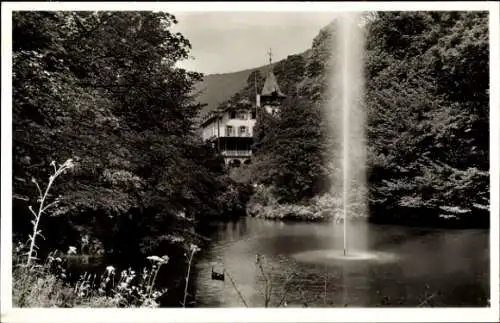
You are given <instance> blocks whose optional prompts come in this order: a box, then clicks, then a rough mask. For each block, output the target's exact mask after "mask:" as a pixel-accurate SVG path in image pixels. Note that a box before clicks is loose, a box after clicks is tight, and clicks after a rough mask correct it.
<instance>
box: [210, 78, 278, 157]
mask: <svg viewBox="0 0 500 323" xmlns="http://www.w3.org/2000/svg"><path fill="white" fill-rule="evenodd" d="M285 97H286V96H285V95H284V94H283V93H282V92H281V90H280V88H279V86H278V82H277V80H276V76H275V75H274V73H273V72H272V71H271V70H270V71H269V73H268V74H267V77H266V80H265V82H264V86H263V88H262V91H261V93H260V95H259V94H258V95H257V97H256V102H255V103H252V102H250V101H249V100H245V99H244V100H241V101H239V102H238V103H236V104H228V105H226V106H223V107H220V108H218V109H216V110H214V111H211V112H209V113H208V114H206V115H204V116H203V117H202V120H201V124H200V126H201V129H202V137H203V140H204V141H208V142H211V143H212V144H213V145H214V146H215V147H216V149H217V150H218V151H219V152H220V153H221V154H222V156H224V161H225V163H226V165H230V166H240V165H241V164H249V163H250V161H251V157H252V144H253V131H254V127H255V123H256V121H257V116H258V112H259V111H262V110H261V108H263V109H264V111H266V112H267V113H269V114H271V115H273V116H278V115H279V112H280V106H281V104H282V101H283V99H284V98H285Z"/></svg>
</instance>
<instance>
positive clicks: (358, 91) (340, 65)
mask: <svg viewBox="0 0 500 323" xmlns="http://www.w3.org/2000/svg"><path fill="white" fill-rule="evenodd" d="M361 23H362V20H361V13H356V12H353V13H342V14H339V16H338V17H337V18H336V20H335V25H334V27H333V35H332V39H331V53H332V55H331V60H330V62H329V68H330V75H329V93H328V96H329V97H328V106H327V107H326V108H325V118H326V120H327V122H328V128H329V132H330V133H329V138H330V139H329V141H331V142H332V154H331V158H330V159H329V160H327V161H325V163H327V164H329V165H330V168H331V169H332V171H333V173H334V174H333V175H332V178H331V180H332V183H333V185H332V192H331V193H332V196H334V197H337V198H339V197H340V200H341V202H340V203H341V207H340V214H339V213H338V214H337V218H338V219H337V221H335V222H334V223H335V224H334V236H335V242H334V244H335V245H334V246H333V248H332V249H329V250H314V251H306V252H303V253H300V254H296V255H295V257H296V258H297V259H299V260H301V261H306V262H312V263H325V264H337V263H339V261H341V262H344V261H354V260H370V261H376V262H378V261H380V262H387V261H392V260H394V255H392V254H389V253H385V252H380V251H375V250H367V245H368V241H367V239H368V234H369V232H368V231H367V226H366V225H365V224H366V223H363V220H365V219H367V212H368V210H367V182H366V148H367V145H366V140H365V130H364V129H365V124H366V117H365V111H364V104H363V94H364V60H363V56H364V45H365V44H364V38H365V31H364V28H363V27H362V25H361ZM353 219H356V220H361V221H352V220H353ZM338 220H340V221H338ZM354 222H355V223H354ZM338 223H341V225H342V227H341V229H340V226H339V225H338ZM339 229H340V230H339ZM340 235H342V240H343V241H342V243H341V245H340V243H339V242H338V239H337V238H338V237H340Z"/></svg>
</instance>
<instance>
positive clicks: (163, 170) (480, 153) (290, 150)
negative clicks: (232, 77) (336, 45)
mask: <svg viewBox="0 0 500 323" xmlns="http://www.w3.org/2000/svg"><path fill="white" fill-rule="evenodd" d="M12 23H13V31H12V32H13V37H12V39H13V44H12V45H13V78H12V82H13V87H12V88H13V94H12V108H13V111H12V117H13V120H12V122H13V211H12V212H13V213H12V214H13V243H14V245H15V246H17V248H15V249H16V254H15V255H14V256H15V257H17V258H16V261H14V263H26V258H27V259H28V260H27V263H28V264H29V263H30V260H31V259H38V260H39V261H44V259H46V258H47V257H51V255H52V256H53V255H54V254H51V252H53V251H54V250H59V251H62V253H66V250H68V248H69V247H70V246H71V247H73V248H74V249H73V252H74V250H77V252H78V253H80V254H90V255H103V254H106V255H112V256H113V257H116V259H120V260H121V261H123V262H124V263H127V261H129V259H139V258H140V259H145V257H146V256H149V257H151V255H155V254H161V255H163V254H165V255H168V257H165V258H161V257H157V258H150V259H149V260H151V261H153V262H155V261H156V262H157V263H156V265H155V266H157V267H155V268H156V269H157V270H159V267H161V265H162V264H163V263H166V262H167V261H170V262H175V263H177V264H178V267H179V268H178V269H177V270H178V271H175V272H173V273H172V275H171V277H172V279H171V281H170V282H168V288H169V289H173V290H180V291H183V290H184V289H185V291H184V294H183V296H184V299H183V302H181V304H182V305H183V306H186V294H187V289H188V283H187V279H186V283H185V282H184V278H185V277H184V273H185V271H186V267H188V266H191V262H192V261H193V256H194V254H195V253H196V252H197V250H198V246H199V245H202V244H203V243H205V242H206V241H205V240H204V238H203V236H202V235H201V234H199V230H198V229H199V228H200V226H201V227H203V225H204V223H205V222H207V221H214V220H215V221H221V220H226V219H231V218H234V217H238V216H244V215H245V213H248V214H249V215H254V216H260V215H261V214H264V217H268V218H282V219H283V218H287V216H288V215H289V216H288V217H289V218H294V219H306V220H310V219H312V220H325V219H329V218H330V217H332V216H334V213H335V205H337V204H338V194H336V193H335V192H332V188H331V185H330V182H329V181H328V178H329V177H330V176H331V175H332V174H333V173H334V172H335V169H332V168H331V167H329V165H325V163H324V162H323V161H324V160H325V157H326V156H327V155H328V154H330V152H331V144H332V143H331V142H332V141H331V138H328V135H327V131H326V125H325V119H324V118H323V117H322V115H323V112H324V109H326V108H327V107H326V105H327V101H328V100H327V95H326V92H327V91H326V89H327V87H328V84H327V82H328V71H329V69H330V68H331V65H330V64H331V59H332V57H330V56H331V50H330V47H329V46H330V44H331V39H332V37H334V35H335V32H336V31H335V29H336V27H335V22H332V23H331V24H330V25H328V26H326V27H325V28H324V29H322V30H321V31H320V33H319V34H318V36H317V37H316V38H315V39H314V40H313V42H312V48H311V49H310V50H309V51H307V52H306V54H297V55H291V56H289V57H288V58H287V59H285V60H282V61H280V62H278V63H276V64H275V65H274V66H273V70H274V73H275V74H276V76H277V79H278V81H279V83H280V86H281V89H282V91H283V92H285V93H287V95H288V98H287V100H286V102H285V103H284V106H283V108H282V114H281V117H280V118H279V119H275V118H272V117H270V116H266V115H265V114H262V116H261V117H260V118H259V119H258V121H257V122H258V123H257V126H256V127H257V129H256V136H255V143H254V150H255V153H254V155H255V158H254V160H253V161H252V164H251V165H249V166H248V167H241V168H239V169H233V170H228V169H226V168H225V167H224V162H223V159H222V157H221V156H219V155H218V154H217V152H216V151H215V150H214V148H213V147H212V146H210V145H208V144H205V143H203V142H202V141H201V138H199V136H198V134H197V117H198V115H199V112H200V111H201V109H202V108H203V104H200V103H198V102H197V100H196V97H195V96H194V94H193V93H194V92H195V91H194V87H195V85H196V84H197V83H198V82H199V81H200V80H201V79H202V78H203V75H201V74H199V73H194V72H190V71H186V70H183V69H181V68H177V67H175V64H176V62H178V61H179V60H182V59H185V58H187V57H188V55H189V53H190V48H191V44H190V42H189V40H188V39H186V38H185V37H184V36H183V35H181V34H179V33H174V32H172V31H171V27H172V25H174V24H176V23H177V21H176V18H175V17H174V16H173V15H171V14H168V13H161V12H36V11H33V12H14V13H13V21H12ZM363 28H364V31H365V33H366V51H365V57H364V58H365V64H366V66H365V71H366V73H365V77H366V93H365V97H364V98H363V104H364V109H365V111H366V113H367V117H368V122H367V125H366V133H367V147H368V152H367V153H368V165H367V168H368V193H367V194H368V195H367V196H368V204H369V210H370V212H369V214H368V215H367V216H368V217H369V218H370V219H371V220H373V221H376V222H383V223H403V224H416V225H431V226H432V225H441V224H443V223H446V225H451V226H461V227H474V226H486V227H487V226H488V225H489V40H488V14H487V13H485V12H379V13H377V14H376V15H373V17H372V19H370V21H369V22H368V23H367V24H366V25H365V26H364V27H363ZM333 59H335V58H334V57H333ZM264 77H265V74H263V73H261V72H259V71H257V72H254V73H252V74H251V75H250V76H249V77H248V82H247V86H246V87H245V88H244V89H243V90H241V91H239V92H238V93H235V95H234V96H233V97H232V98H231V99H230V102H232V103H233V104H236V105H237V104H238V103H239V102H240V101H241V99H242V98H247V99H249V100H251V101H252V102H253V100H254V98H255V97H254V95H255V94H254V82H257V84H258V86H261V85H262V84H263V81H264ZM226 103H227V102H226ZM226 103H224V104H226ZM59 170H60V171H59ZM52 183H53V185H52ZM47 185H49V186H50V187H49V189H47V191H45V189H46V187H47ZM43 203H45V208H44V207H43ZM450 223H451V224H450ZM42 234H43V235H42ZM35 239H36V243H33V242H34V241H35ZM35 249H36V250H35ZM26 255H27V256H26ZM35 255H36V256H35ZM186 255H187V256H186ZM54 259H55V257H54ZM130 261H133V260H130ZM56 267H57V266H56ZM58 268H59V267H58ZM23 270H34V269H33V268H28V269H26V268H25V267H23ZM153 271H154V269H153ZM153 271H151V272H150V273H153ZM188 272H189V271H188ZM16 273H17V272H15V275H14V285H16V283H17V284H19V285H17V286H21V285H22V286H24V289H19V290H20V291H24V292H20V293H21V294H22V293H25V294H22V295H17V296H18V297H19V298H16V297H17V296H16V297H15V299H17V301H18V305H19V306H33V304H32V303H30V302H28V301H29V297H28V296H26V295H27V294H29V295H31V294H30V293H32V291H30V290H27V289H29V286H32V283H33V281H32V280H30V279H32V278H29V279H27V278H26V275H27V274H26V273H25V272H19V273H18V274H19V275H18V276H16ZM29 275H32V277H36V275H35V274H33V273H32V274H29ZM29 275H28V276H29ZM16 277H18V278H16ZM58 277H59V276H58ZM154 277H155V278H156V275H155V276H154ZM188 278H189V274H188ZM16 279H17V280H16ZM72 279H73V281H71V282H68V281H70V280H71V279H66V277H64V278H57V279H55V280H53V281H52V284H63V285H64V286H66V284H75V281H76V280H77V278H72ZM77 284H78V283H77ZM153 284H154V280H153ZM146 285H147V284H146ZM70 286H73V285H70ZM148 286H149V293H146V294H147V295H146V296H141V297H142V298H140V299H141V302H139V303H134V302H132V301H130V299H131V298H127V300H128V301H127V302H125V301H124V300H123V299H121V300H120V303H119V304H121V306H131V305H130V304H132V303H133V304H135V305H137V306H144V304H146V301H147V302H152V300H153V299H154V298H155V297H156V296H157V297H160V296H162V294H163V293H160V292H159V293H158V294H154V295H155V297H152V296H151V295H152V293H151V289H152V284H151V282H150V284H149V285H148ZM104 289H105V288H103V290H104ZM103 292H104V294H106V291H103ZM26 293H27V294H26ZM122 294H123V293H122ZM122 294H121V295H122ZM143 294H144V293H143ZM172 294H174V295H177V294H175V293H172ZM181 294H182V293H181ZM106 295H108V294H106ZM141 295H142V294H141ZM49 298H50V297H49ZM122 298H123V297H122ZM125 298H126V297H125ZM136 298H137V297H136ZM68 299H72V300H68ZM104 299H106V298H104ZM33 302H34V304H35V305H40V301H39V300H33ZM61 302H62V303H64V304H66V305H67V303H69V304H71V305H70V306H76V305H78V304H76V303H74V302H75V299H74V297H73V298H71V297H70V296H67V297H66V298H64V299H63V300H57V302H56V303H57V306H63V305H61ZM124 302H125V303H124ZM171 302H172V303H175V304H177V305H178V304H179V300H178V299H174V300H171ZM153 303H154V302H153ZM123 304H126V305H123ZM148 304H149V303H148ZM42 305H43V306H47V304H45V303H44V304H42ZM49 305H50V304H49ZM80 305H81V304H80ZM84 305H85V304H84ZM101 305H109V304H108V303H107V301H105V303H103V304H101ZM110 306H116V304H115V303H112V304H111V305H110Z"/></svg>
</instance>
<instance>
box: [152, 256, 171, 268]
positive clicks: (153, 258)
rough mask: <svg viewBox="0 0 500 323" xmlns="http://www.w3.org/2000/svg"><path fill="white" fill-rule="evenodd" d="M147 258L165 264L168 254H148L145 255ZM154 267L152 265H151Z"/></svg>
mask: <svg viewBox="0 0 500 323" xmlns="http://www.w3.org/2000/svg"><path fill="white" fill-rule="evenodd" d="M147 259H149V260H151V261H154V262H157V263H160V264H165V263H167V262H168V259H169V258H168V256H166V255H165V256H163V257H161V258H160V257H158V256H149V257H147ZM153 267H154V266H153Z"/></svg>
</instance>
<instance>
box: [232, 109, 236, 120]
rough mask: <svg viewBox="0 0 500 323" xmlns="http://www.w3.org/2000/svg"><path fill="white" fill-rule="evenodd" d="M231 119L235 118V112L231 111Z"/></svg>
mask: <svg viewBox="0 0 500 323" xmlns="http://www.w3.org/2000/svg"><path fill="white" fill-rule="evenodd" d="M231 119H236V112H234V111H231Z"/></svg>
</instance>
